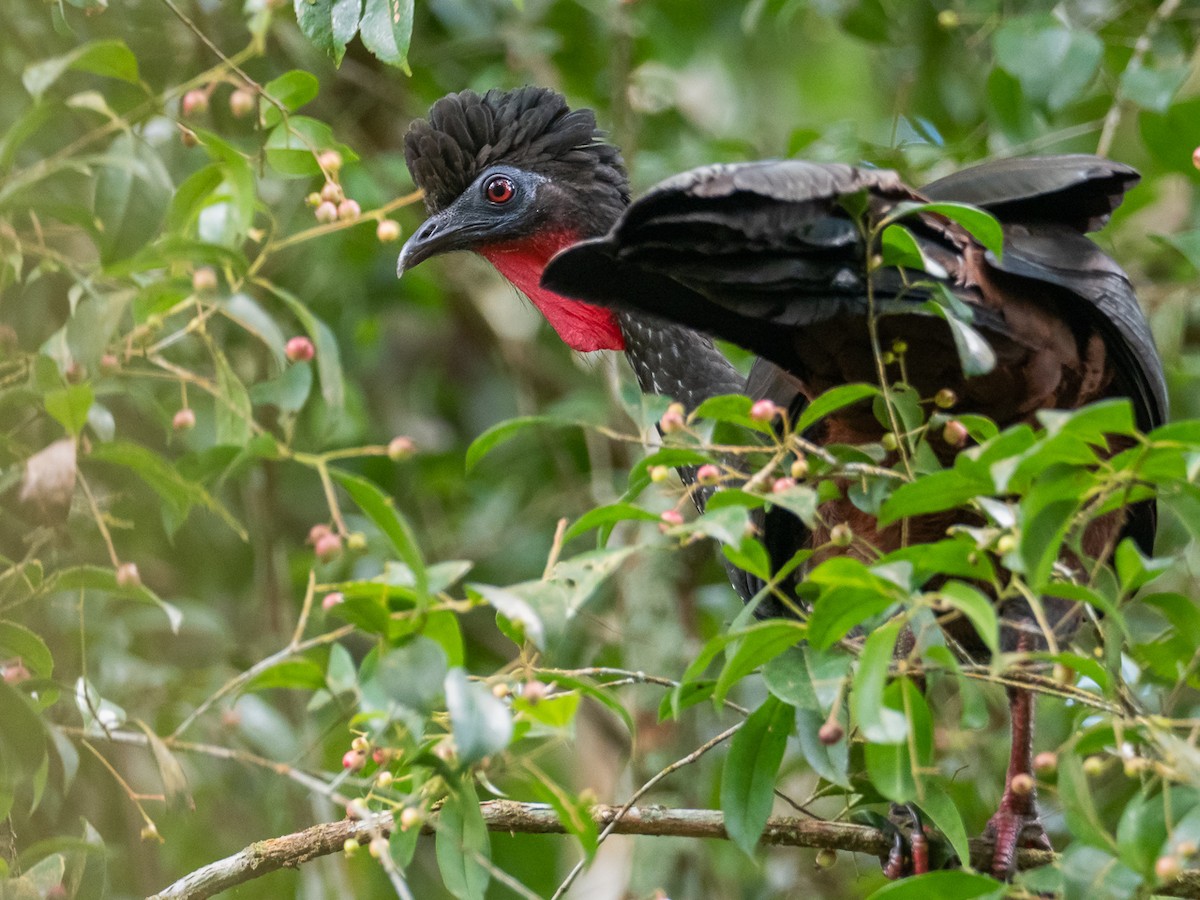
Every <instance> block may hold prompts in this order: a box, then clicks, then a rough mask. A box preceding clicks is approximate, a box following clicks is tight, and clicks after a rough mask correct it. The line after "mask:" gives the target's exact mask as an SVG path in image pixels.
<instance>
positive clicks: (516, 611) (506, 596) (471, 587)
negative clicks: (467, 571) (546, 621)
mask: <svg viewBox="0 0 1200 900" xmlns="http://www.w3.org/2000/svg"><path fill="white" fill-rule="evenodd" d="M467 591H468V592H470V593H474V594H477V595H478V596H480V597H482V598H483V599H484V600H486V601H487V602H488V603H489V604H490V605H491V606H493V607H495V609H496V613H497V614H498V615H500V616H503V617H504V618H505V619H507V620H508V621H509V622H511V623H513V624H514V625H519V626H520V637H521V638H523V640H516V638H517V637H518V636H517V635H509V636H510V637H513V638H514V643H516V644H517V646H522V645H523V643H524V641H525V640H527V641H529V642H530V643H531V644H533V645H534V646H535V647H537V648H538V649H539V650H545V649H546V629H545V626H543V625H542V620H541V618H540V617H539V616H538V614H537V613H536V612H534V611H533V607H532V606H530V605H529V604H528V603H526V602H525V601H524V600H523V599H521V598H520V597H518V596H517V595H516V594H514V593H512V591H509V590H506V589H505V588H500V587H493V586H492V585H490V584H468V585H467ZM505 633H506V634H507V633H508V632H507V631H506V632H505Z"/></svg>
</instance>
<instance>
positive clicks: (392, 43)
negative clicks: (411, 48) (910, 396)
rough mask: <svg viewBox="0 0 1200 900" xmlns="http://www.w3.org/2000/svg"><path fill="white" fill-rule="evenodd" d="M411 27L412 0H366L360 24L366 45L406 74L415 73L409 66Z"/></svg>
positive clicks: (384, 60)
mask: <svg viewBox="0 0 1200 900" xmlns="http://www.w3.org/2000/svg"><path fill="white" fill-rule="evenodd" d="M412 27H413V0H366V8H365V9H364V11H363V17H362V22H361V23H360V24H359V29H360V35H361V37H362V42H363V45H364V46H365V47H366V48H367V49H368V50H370V51H371V52H372V53H373V54H375V57H376V58H377V59H379V60H380V61H381V62H385V63H387V64H388V65H389V66H396V67H397V68H399V69H400V70H401V71H402V72H404V74H405V75H411V74H412V70H411V69H409V67H408V44H409V41H410V40H412Z"/></svg>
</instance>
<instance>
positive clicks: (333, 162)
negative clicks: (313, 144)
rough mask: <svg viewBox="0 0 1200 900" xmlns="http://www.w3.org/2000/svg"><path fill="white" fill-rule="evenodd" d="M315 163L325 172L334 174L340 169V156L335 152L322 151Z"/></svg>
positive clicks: (341, 161)
mask: <svg viewBox="0 0 1200 900" xmlns="http://www.w3.org/2000/svg"><path fill="white" fill-rule="evenodd" d="M317 163H318V164H319V165H320V166H321V168H322V169H324V170H325V171H326V172H336V171H338V170H339V169H341V167H342V163H343V160H342V154H340V153H338V152H337V151H336V150H322V151H321V154H320V155H319V156H318V157H317Z"/></svg>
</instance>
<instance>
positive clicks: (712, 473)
mask: <svg viewBox="0 0 1200 900" xmlns="http://www.w3.org/2000/svg"><path fill="white" fill-rule="evenodd" d="M696 480H697V481H698V482H700V483H701V484H717V483H718V482H719V481H720V480H721V470H720V469H718V468H717V467H716V466H714V465H713V464H712V463H705V464H704V465H702V466H701V467H700V468H698V469H697V470H696Z"/></svg>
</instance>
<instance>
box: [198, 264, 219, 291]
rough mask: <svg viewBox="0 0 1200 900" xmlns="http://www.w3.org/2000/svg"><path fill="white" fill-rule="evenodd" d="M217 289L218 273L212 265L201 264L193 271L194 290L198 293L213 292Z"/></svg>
mask: <svg viewBox="0 0 1200 900" xmlns="http://www.w3.org/2000/svg"><path fill="white" fill-rule="evenodd" d="M216 289H217V273H216V271H215V270H214V269H213V268H212V267H211V266H201V267H200V268H199V269H197V270H196V271H195V272H193V273H192V290H193V291H195V292H196V293H197V294H211V293H212V292H213V291H215V290H216Z"/></svg>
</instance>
